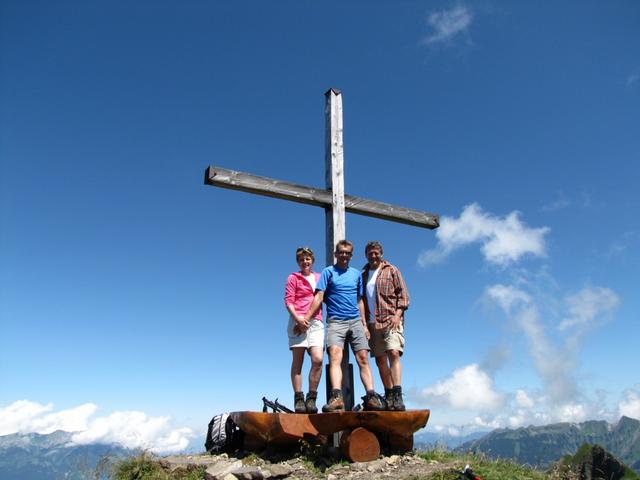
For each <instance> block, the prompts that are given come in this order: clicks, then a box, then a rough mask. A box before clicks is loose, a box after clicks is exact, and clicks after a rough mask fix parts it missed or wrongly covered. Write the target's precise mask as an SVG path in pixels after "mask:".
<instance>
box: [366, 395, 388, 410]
mask: <svg viewBox="0 0 640 480" xmlns="http://www.w3.org/2000/svg"><path fill="white" fill-rule="evenodd" d="M362 402H363V403H362V405H363V406H364V410H369V411H378V412H379V411H382V410H385V409H386V408H385V405H384V403H382V398H381V397H380V395H378V394H377V393H376V392H374V391H373V390H371V391H370V392H367V394H366V395H365V396H364V397H362Z"/></svg>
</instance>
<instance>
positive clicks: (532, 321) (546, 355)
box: [485, 284, 577, 403]
mask: <svg viewBox="0 0 640 480" xmlns="http://www.w3.org/2000/svg"><path fill="white" fill-rule="evenodd" d="M485 298H486V299H487V300H489V301H493V302H495V303H496V304H497V305H498V306H499V307H500V308H501V309H502V310H503V312H504V313H505V315H506V316H507V318H509V319H510V320H511V321H512V322H514V323H515V325H516V326H517V327H518V328H520V330H521V331H522V332H523V334H524V335H525V337H526V339H527V342H528V346H529V354H530V355H531V357H532V359H533V362H534V366H535V368H536V370H537V372H538V374H539V375H540V378H541V379H542V382H543V384H544V387H545V390H546V392H547V393H548V394H549V396H550V397H551V398H552V399H553V401H554V402H556V403H564V402H567V401H569V400H572V399H573V398H575V396H576V394H577V385H576V380H575V378H574V376H573V371H574V366H575V363H576V359H575V354H574V352H573V351H568V350H566V349H564V348H560V347H558V346H556V345H554V344H553V343H552V342H551V340H550V338H549V337H548V335H547V333H546V331H545V328H544V326H543V324H542V322H541V320H540V314H539V311H538V307H537V305H536V304H535V303H534V301H533V298H532V297H531V295H529V294H528V293H527V292H524V291H523V290H521V289H518V288H516V287H514V286H511V285H501V284H498V285H492V286H490V287H488V288H487V289H486V291H485Z"/></svg>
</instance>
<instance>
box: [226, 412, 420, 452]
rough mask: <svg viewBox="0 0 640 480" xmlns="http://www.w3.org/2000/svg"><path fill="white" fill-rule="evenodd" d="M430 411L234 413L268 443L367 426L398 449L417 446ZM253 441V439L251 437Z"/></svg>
mask: <svg viewBox="0 0 640 480" xmlns="http://www.w3.org/2000/svg"><path fill="white" fill-rule="evenodd" d="M429 414H430V412H429V410H407V411H406V412H335V413H316V414H311V415H307V414H290V413H263V412H232V413H231V414H230V416H231V418H232V420H233V421H234V422H235V424H236V425H237V426H238V428H240V430H242V431H243V432H244V434H245V435H249V436H252V437H257V438H259V439H261V440H262V441H263V442H264V443H265V444H269V445H280V446H293V445H296V444H297V443H298V442H299V441H300V440H302V439H305V440H310V439H311V440H312V439H316V438H318V437H319V436H321V435H324V436H329V435H331V434H333V433H335V432H340V431H343V430H353V429H356V428H358V427H363V428H365V429H366V430H368V431H370V432H373V433H374V434H379V435H381V436H383V437H384V440H385V446H386V444H387V443H388V444H389V446H390V447H391V448H392V449H394V450H398V451H408V450H411V449H412V448H413V433H414V432H416V431H417V430H419V429H421V428H422V427H424V426H425V425H426V424H427V421H428V420H429ZM251 441H253V440H251Z"/></svg>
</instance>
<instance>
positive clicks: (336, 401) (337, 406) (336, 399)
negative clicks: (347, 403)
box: [322, 391, 344, 413]
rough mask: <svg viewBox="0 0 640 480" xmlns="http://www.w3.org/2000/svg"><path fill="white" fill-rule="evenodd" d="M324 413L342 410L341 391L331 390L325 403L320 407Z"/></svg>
mask: <svg viewBox="0 0 640 480" xmlns="http://www.w3.org/2000/svg"><path fill="white" fill-rule="evenodd" d="M322 411H323V412H324V413H330V412H344V401H343V400H342V392H340V391H338V392H332V393H331V397H329V401H328V402H327V404H326V405H325V406H324V407H322Z"/></svg>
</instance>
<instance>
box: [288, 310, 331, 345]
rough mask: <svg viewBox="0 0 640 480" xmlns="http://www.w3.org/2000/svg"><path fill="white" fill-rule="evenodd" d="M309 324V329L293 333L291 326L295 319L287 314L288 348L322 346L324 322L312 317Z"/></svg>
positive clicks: (294, 323)
mask: <svg viewBox="0 0 640 480" xmlns="http://www.w3.org/2000/svg"><path fill="white" fill-rule="evenodd" d="M309 323H310V324H311V325H310V326H309V330H307V331H306V332H304V333H295V332H294V331H293V327H295V326H296V321H295V320H294V319H293V317H292V316H291V315H289V323H288V325H287V335H288V336H289V348H290V349H291V348H311V347H320V348H324V323H322V322H321V321H320V320H316V319H314V318H312V319H311V320H309Z"/></svg>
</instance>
